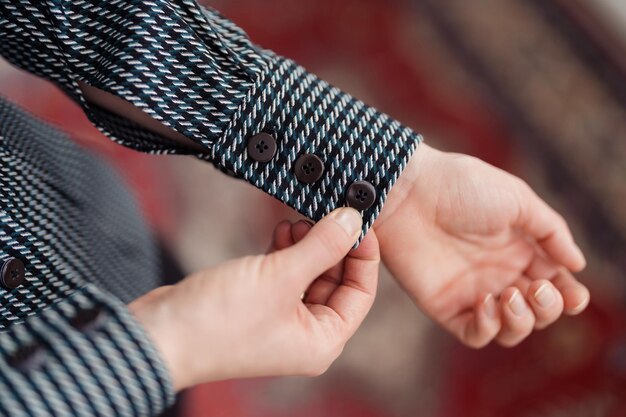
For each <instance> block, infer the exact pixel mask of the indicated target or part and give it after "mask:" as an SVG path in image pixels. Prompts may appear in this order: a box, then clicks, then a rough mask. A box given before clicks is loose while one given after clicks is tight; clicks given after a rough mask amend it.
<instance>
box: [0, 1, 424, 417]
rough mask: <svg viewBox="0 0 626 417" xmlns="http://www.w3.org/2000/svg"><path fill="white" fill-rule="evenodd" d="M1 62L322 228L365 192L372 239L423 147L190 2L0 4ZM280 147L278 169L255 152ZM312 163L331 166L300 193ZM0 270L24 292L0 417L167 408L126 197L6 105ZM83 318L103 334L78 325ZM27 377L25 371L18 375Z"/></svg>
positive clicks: (4, 360) (8, 344)
mask: <svg viewBox="0 0 626 417" xmlns="http://www.w3.org/2000/svg"><path fill="white" fill-rule="evenodd" d="M0 54H2V55H3V56H4V57H5V58H7V59H8V60H9V61H10V62H12V63H13V64H15V65H17V66H19V67H21V68H23V69H25V70H27V71H29V72H32V73H34V74H37V75H39V76H42V77H44V78H47V79H49V80H51V81H53V82H54V83H56V84H57V85H58V86H59V87H60V88H62V89H63V90H64V91H65V92H66V93H67V94H68V95H69V96H70V97H72V98H73V99H74V100H75V101H76V102H77V103H79V104H80V105H81V106H82V107H83V109H84V110H85V113H86V114H87V116H88V117H89V118H90V120H91V121H92V122H93V123H94V124H95V125H96V126H97V127H98V128H99V129H100V130H101V131H102V132H104V133H105V134H106V135H108V136H109V137H110V138H111V139H113V140H115V141H116V142H118V143H120V144H122V145H125V146H128V147H132V148H134V149H137V150H140V151H144V152H150V153H168V154H196V156H197V157H199V158H202V159H204V160H207V161H209V162H211V163H213V164H215V165H216V167H217V168H219V169H220V170H222V171H224V172H228V173H229V174H231V175H235V176H237V177H239V178H242V179H245V180H247V181H248V182H250V183H251V184H253V185H255V186H256V187H259V188H261V189H263V190H264V191H266V192H267V193H269V194H270V195H272V196H274V197H276V198H278V199H279V200H281V201H283V202H285V203H286V204H288V205H290V206H291V207H293V208H295V209H297V210H298V211H299V212H301V213H302V214H304V215H306V216H308V217H310V218H312V219H314V220H319V219H320V218H321V217H322V216H324V215H325V214H327V213H329V212H330V211H332V210H333V209H334V208H336V207H339V206H343V205H345V204H346V196H345V192H346V190H347V188H348V186H349V185H350V184H351V183H352V182H353V181H356V180H366V181H369V182H370V183H372V184H373V185H374V186H375V187H376V190H377V200H376V202H375V204H374V205H373V206H372V207H370V208H368V209H367V210H365V211H364V212H363V216H364V227H363V233H365V232H366V231H367V229H368V228H369V227H371V225H372V223H373V221H374V220H375V218H376V216H377V215H378V214H379V212H380V210H381V208H382V205H383V203H384V201H385V198H386V196H387V193H388V192H389V190H390V188H391V187H392V186H393V184H394V182H395V181H396V179H397V178H398V176H399V175H400V173H401V172H402V169H403V168H404V167H405V165H406V163H407V161H408V159H409V157H410V156H411V154H412V152H413V151H414V150H415V147H416V146H417V145H418V143H419V142H420V140H421V138H420V136H419V135H417V134H415V133H414V132H412V131H411V130H409V129H408V128H406V127H404V126H402V125H400V124H399V123H398V122H396V121H394V120H391V119H390V118H389V117H388V116H386V115H383V114H381V113H379V112H377V111H376V110H374V109H373V108H371V107H368V106H367V105H365V104H363V103H362V102H360V101H358V100H355V99H354V98H352V97H350V96H349V95H347V94H345V93H343V92H341V91H340V90H338V89H336V88H333V87H332V86H330V85H328V84H327V83H325V82H323V81H321V80H319V79H318V78H317V77H315V76H314V75H311V74H309V73H307V72H306V71H305V70H304V69H303V68H301V67H299V66H297V65H296V64H295V63H293V62H292V61H289V60H286V59H284V58H281V57H278V56H276V55H274V54H273V53H271V52H269V51H265V50H262V49H260V48H259V47H257V46H255V45H254V44H252V43H251V42H250V41H249V40H248V38H247V37H246V35H245V33H243V32H242V31H241V30H240V29H239V28H237V27H236V26H235V25H233V24H232V23H231V22H229V21H228V20H226V19H225V18H223V17H222V16H220V15H219V14H218V13H217V12H215V11H213V10H205V9H202V8H200V7H199V6H198V5H197V4H196V3H195V2H194V1H191V0H176V1H175V0H170V1H165V0H152V1H150V0H111V1H107V2H101V1H95V0H78V1H75V0H72V1H70V0H32V1H29V0H23V1H14V0H0ZM79 82H84V83H87V84H89V85H91V86H94V87H96V88H99V89H101V90H104V91H106V92H109V93H111V94H113V95H115V96H117V97H120V98H122V99H124V100H126V101H128V102H130V103H132V104H133V105H134V106H136V107H138V108H140V109H142V110H143V111H144V112H146V113H147V114H148V115H150V116H151V117H152V118H154V119H156V120H158V121H160V122H161V123H162V124H164V125H166V126H168V127H170V128H172V129H174V130H175V131H177V132H179V133H181V134H183V135H185V136H186V137H188V138H190V139H191V140H193V141H194V142H196V143H197V144H200V145H201V146H202V147H203V148H204V149H205V150H206V151H205V152H202V153H200V154H197V152H195V151H192V150H190V149H189V148H186V147H184V146H183V145H181V144H178V143H174V142H172V141H170V140H168V139H166V138H163V137H161V136H159V135H158V134H155V133H153V132H151V131H148V130H146V129H144V128H142V127H140V126H138V125H136V124H135V123H133V122H132V121H130V120H127V119H125V118H124V117H123V116H120V115H116V114H112V113H110V112H108V111H106V110H103V109H101V108H99V107H97V106H94V105H92V104H90V103H88V102H87V101H86V100H85V98H84V97H83V94H82V92H81V90H80V88H79V87H78V86H79ZM259 132H268V133H271V134H272V135H273V136H274V137H275V138H276V140H277V142H278V151H277V154H276V156H275V157H274V158H273V159H272V160H271V161H270V162H268V163H266V164H261V163H259V162H254V161H253V160H252V159H250V158H249V157H248V155H247V151H246V145H247V141H248V139H249V138H250V137H251V136H253V135H255V134H257V133H259ZM303 153H313V154H316V155H317V156H319V157H320V158H321V160H322V161H323V162H324V164H325V173H324V175H323V177H322V178H321V179H320V180H319V181H317V182H316V183H313V184H308V185H307V184H304V183H301V182H299V181H298V180H297V178H296V176H295V174H294V172H293V167H294V163H295V160H296V159H297V158H298V157H299V156H300V155H302V154H303ZM0 174H1V175H0V204H1V205H0V264H1V263H2V262H4V261H5V260H7V259H9V258H10V257H14V258H18V259H20V260H21V261H22V262H23V263H24V264H25V268H26V283H25V284H24V285H23V286H21V287H18V288H17V289H14V290H7V289H4V288H0V389H1V390H2V391H0V411H1V412H2V415H10V416H20V415H36V416H39V415H42V416H47V415H71V416H74V415H85V416H87V415H88V416H93V415H102V416H154V415H157V414H158V413H159V412H160V411H162V410H163V409H164V407H165V406H166V405H168V404H169V403H170V402H171V401H172V399H173V392H172V387H171V383H170V381H169V380H168V374H167V370H166V369H165V367H164V364H163V363H162V361H161V360H160V358H159V357H158V355H157V353H156V352H155V350H154V347H153V346H152V344H151V342H150V340H149V339H148V338H147V335H146V334H144V332H143V330H142V329H141V326H140V325H139V324H138V323H136V322H135V321H134V320H133V318H132V316H131V315H130V314H129V313H128V311H127V309H126V307H125V305H124V303H125V302H128V301H130V300H132V299H134V298H136V297H137V296H139V295H141V294H143V293H145V292H147V291H149V290H150V289H152V288H154V287H155V286H156V285H158V281H157V278H158V276H157V268H156V267H155V266H156V265H157V264H158V262H157V259H156V256H155V252H154V245H153V244H152V242H151V240H150V237H149V233H148V231H147V230H146V227H145V225H144V224H143V222H142V221H141V218H140V217H139V215H138V211H137V208H136V207H135V205H134V203H133V200H132V198H131V196H130V195H129V194H128V193H127V191H126V190H125V189H124V187H123V186H121V185H120V181H119V178H117V177H116V176H115V175H114V174H113V173H111V171H110V170H109V169H108V168H107V167H105V166H104V165H103V164H102V163H100V162H98V161H97V160H96V159H95V158H93V157H91V156H89V155H88V154H86V153H85V152H84V151H82V150H80V149H79V148H78V147H76V146H75V145H73V144H72V143H71V142H70V141H69V140H68V139H67V138H66V137H65V136H64V135H63V134H61V133H59V132H57V131H55V130H54V129H52V128H50V127H49V126H47V125H45V124H44V123H42V122H40V121H37V120H34V119H33V118H32V117H30V116H28V115H26V114H25V113H24V112H22V111H21V110H19V109H17V108H16V107H15V106H13V105H11V104H9V103H7V102H5V101H3V100H0ZM90 306H98V308H99V309H100V310H101V311H102V312H103V313H102V314H103V316H102V315H99V316H98V317H104V318H101V319H99V320H98V321H99V324H98V326H96V328H95V329H91V330H86V329H84V328H81V327H80V326H78V327H77V326H76V325H75V324H73V323H74V322H75V321H76V320H77V318H80V316H81V315H82V314H83V313H82V311H83V310H84V309H86V308H88V307H90ZM25 364H26V365H25Z"/></svg>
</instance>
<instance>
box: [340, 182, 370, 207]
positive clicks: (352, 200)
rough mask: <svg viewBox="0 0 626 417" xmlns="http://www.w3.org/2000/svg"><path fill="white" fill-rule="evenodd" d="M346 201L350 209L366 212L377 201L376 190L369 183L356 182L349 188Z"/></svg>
mask: <svg viewBox="0 0 626 417" xmlns="http://www.w3.org/2000/svg"><path fill="white" fill-rule="evenodd" d="M346 199H347V200H348V205H349V206H350V207H353V208H355V209H357V210H365V209H368V208H370V207H372V204H374V201H376V189H375V188H374V186H373V185H372V184H370V183H369V182H367V181H355V182H353V183H352V184H351V185H350V187H348V193H347V195H346Z"/></svg>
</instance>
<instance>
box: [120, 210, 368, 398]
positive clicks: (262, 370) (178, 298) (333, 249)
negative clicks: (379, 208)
mask: <svg viewBox="0 0 626 417" xmlns="http://www.w3.org/2000/svg"><path fill="white" fill-rule="evenodd" d="M360 228H361V217H360V215H359V214H358V212H356V211H355V210H353V209H348V208H344V209H339V210H336V211H334V212H333V213H331V214H330V215H329V216H327V217H326V218H324V219H322V220H321V221H320V222H319V223H318V224H317V225H315V226H314V227H313V228H311V226H309V225H308V224H306V223H304V222H299V223H296V224H295V225H291V224H290V223H289V222H284V223H281V224H280V225H279V226H278V227H277V228H276V230H275V233H274V242H273V244H272V249H271V250H272V252H271V253H270V254H268V255H264V256H263V255H262V256H251V257H247V258H242V259H236V260H233V261H230V262H226V263H223V264H221V265H218V266H217V267H214V268H211V269H208V270H205V271H201V272H198V273H196V274H194V275H192V276H190V277H188V278H186V279H185V280H183V281H182V282H181V283H179V284H177V285H174V286H169V287H162V288H158V289H156V290H154V291H152V292H150V293H148V294H147V295H145V296H143V297H141V298H139V299H138V300H136V301H134V302H133V303H132V304H131V305H130V309H131V311H132V312H133V313H134V314H135V316H136V317H137V319H138V320H139V322H140V323H142V324H143V326H144V327H145V329H146V330H147V332H148V334H149V335H150V336H151V337H152V339H153V341H154V342H155V345H156V346H157V348H158V350H159V351H160V352H161V355H162V357H163V358H164V361H165V363H166V365H167V366H168V368H169V370H170V372H171V376H172V380H173V383H174V387H175V389H176V390H181V389H183V388H186V387H189V386H192V385H195V384H198V383H202V382H208V381H215V380H223V379H230V378H245V377H257V376H279V375H319V374H321V373H323V372H324V371H325V370H326V369H327V368H328V367H329V366H330V364H331V363H332V362H333V361H334V360H335V359H336V358H337V356H338V355H339V354H340V353H341V351H342V349H343V347H344V345H345V343H346V342H347V340H348V339H349V338H350V337H351V336H352V334H353V333H354V332H355V331H356V329H357V327H358V326H359V325H360V323H361V321H362V320H363V318H364V317H365V315H366V314H367V312H368V311H369V309H370V307H371V305H372V302H373V300H374V296H375V293H376V285H377V277H378V267H379V253H378V242H377V240H376V237H375V235H374V233H369V234H368V236H367V237H366V239H365V240H364V241H363V243H362V244H361V245H360V246H359V248H358V249H356V250H351V247H352V245H353V244H354V242H356V240H357V238H358V235H359V231H360ZM309 229H310V231H309ZM294 241H297V243H294ZM307 288H308V293H307V297H306V300H305V302H303V301H302V300H301V295H302V294H303V293H304V292H305V290H307Z"/></svg>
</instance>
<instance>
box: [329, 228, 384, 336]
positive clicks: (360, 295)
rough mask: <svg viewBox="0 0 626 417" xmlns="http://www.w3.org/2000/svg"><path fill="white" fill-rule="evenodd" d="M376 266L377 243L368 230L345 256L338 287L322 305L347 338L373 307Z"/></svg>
mask: <svg viewBox="0 0 626 417" xmlns="http://www.w3.org/2000/svg"><path fill="white" fill-rule="evenodd" d="M379 266H380V252H379V247H378V239H377V238H376V235H375V233H374V232H373V231H371V230H370V232H369V233H368V234H367V235H366V236H365V238H364V239H363V241H362V242H361V244H360V245H359V247H358V248H356V249H353V250H351V251H350V253H349V254H348V255H347V256H346V259H345V264H344V269H343V277H342V280H341V283H340V284H339V285H338V286H337V288H336V289H335V290H334V291H333V292H332V294H331V295H330V297H329V298H328V301H327V302H326V306H327V307H329V308H330V309H332V310H333V311H334V312H335V313H336V314H337V316H338V317H339V318H340V320H341V321H342V325H343V331H345V336H346V337H347V338H349V337H351V336H352V335H353V334H354V332H355V331H356V329H357V328H358V327H359V325H360V324H361V323H362V322H363V320H364V319H365V316H366V315H367V313H368V312H369V310H370V308H371V307H372V304H373V303H374V298H375V297H376V289H377V286H378V270H379Z"/></svg>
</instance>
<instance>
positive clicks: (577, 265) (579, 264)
mask: <svg viewBox="0 0 626 417" xmlns="http://www.w3.org/2000/svg"><path fill="white" fill-rule="evenodd" d="M572 245H573V255H572V264H571V265H570V268H569V269H570V271H572V272H580V271H582V270H583V269H585V268H586V267H587V259H586V258H585V255H584V254H583V251H582V250H581V249H580V247H579V246H578V245H577V244H576V243H572Z"/></svg>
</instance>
